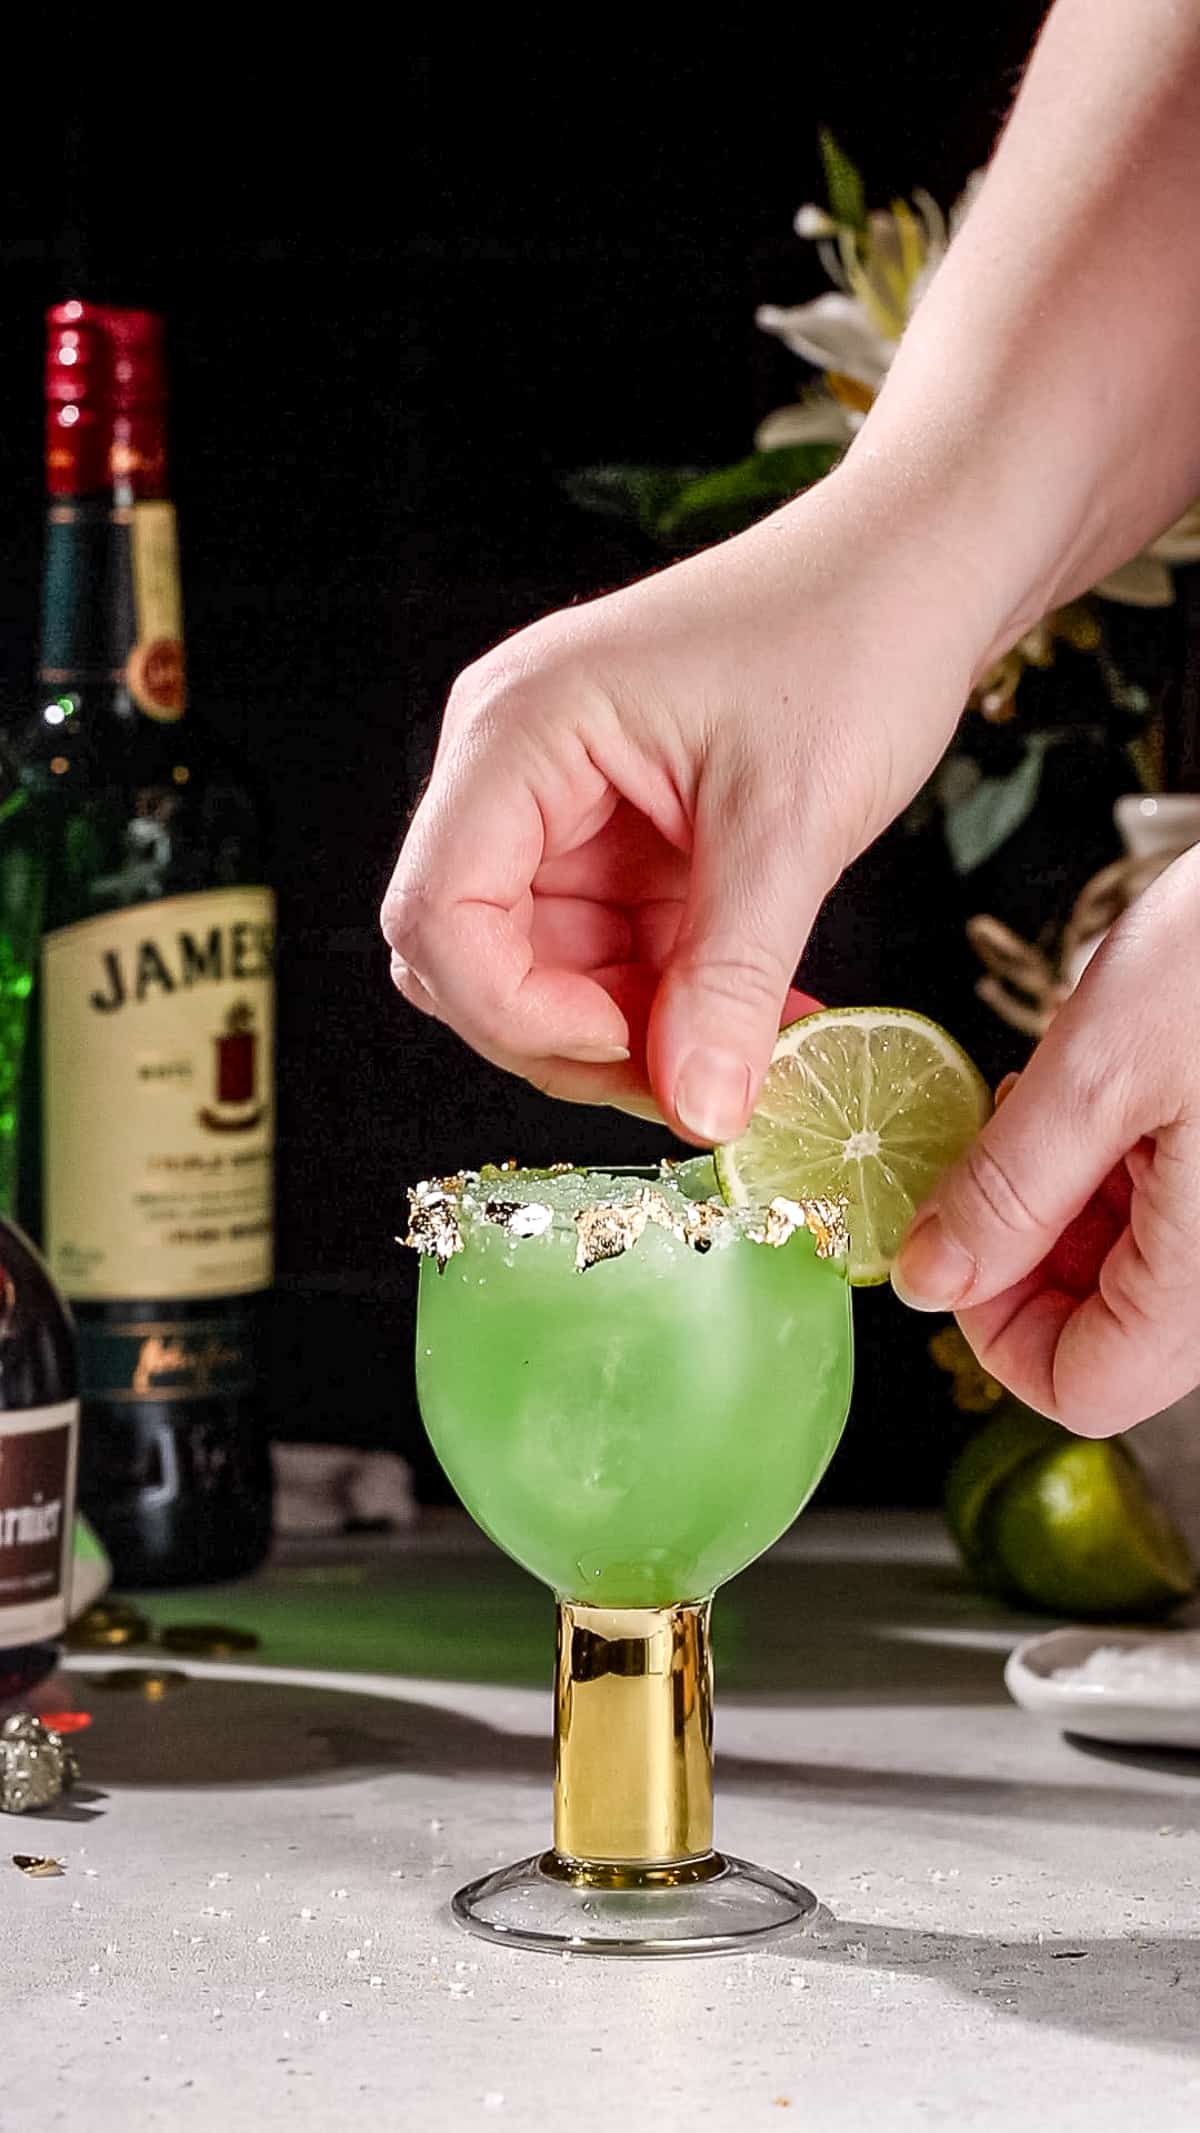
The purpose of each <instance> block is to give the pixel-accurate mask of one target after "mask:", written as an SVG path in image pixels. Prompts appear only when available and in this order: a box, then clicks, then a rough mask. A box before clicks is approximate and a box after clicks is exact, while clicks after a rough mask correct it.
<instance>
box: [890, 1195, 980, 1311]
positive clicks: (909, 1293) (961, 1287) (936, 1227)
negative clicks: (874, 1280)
mask: <svg viewBox="0 0 1200 2133" xmlns="http://www.w3.org/2000/svg"><path fill="white" fill-rule="evenodd" d="M976 1272H977V1268H976V1265H975V1261H974V1260H973V1259H972V1257H971V1254H970V1252H968V1251H965V1250H964V1249H963V1246H962V1245H961V1244H956V1243H955V1241H954V1239H953V1237H948V1236H947V1235H946V1232H945V1230H944V1229H943V1228H942V1224H941V1220H940V1218H939V1217H938V1216H937V1215H936V1214H931V1215H926V1217H925V1219H924V1221H923V1222H919V1223H918V1224H917V1227H916V1229H914V1230H912V1231H910V1233H909V1235H908V1237H907V1238H906V1239H905V1242H904V1245H903V1247H902V1249H901V1252H900V1257H899V1258H898V1259H897V1261H896V1264H895V1265H894V1267H893V1268H892V1287H893V1288H894V1289H895V1291H896V1294H897V1296H898V1297H899V1298H900V1301H901V1303H906V1304H908V1305H909V1306H910V1308H911V1309H912V1310H914V1311H952V1310H953V1309H954V1308H955V1306H956V1305H957V1304H960V1303H961V1302H962V1300H963V1298H964V1297H965V1296H968V1295H969V1294H970V1292H971V1288H972V1286H973V1284H974V1281H975V1275H976Z"/></svg>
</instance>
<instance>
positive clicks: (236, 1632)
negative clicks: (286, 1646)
mask: <svg viewBox="0 0 1200 2133" xmlns="http://www.w3.org/2000/svg"><path fill="white" fill-rule="evenodd" d="M158 1641H159V1643H160V1644H161V1645H162V1647H163V1650H164V1651H168V1652H187V1653H188V1654H190V1656H191V1657H192V1658H193V1659H236V1658H237V1657H238V1655H239V1653H241V1652H256V1651H257V1650H258V1638H257V1637H256V1636H255V1634H254V1631H253V1630H252V1629H227V1628H225V1626H224V1625H223V1624H222V1623H220V1622H171V1623H169V1624H168V1626H167V1628H166V1629H161V1630H160V1631H159V1633H158Z"/></svg>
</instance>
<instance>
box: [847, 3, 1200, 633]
mask: <svg viewBox="0 0 1200 2133" xmlns="http://www.w3.org/2000/svg"><path fill="white" fill-rule="evenodd" d="M1198 202H1200V0H1058V4H1057V6H1055V7H1054V8H1053V10H1052V12H1051V14H1050V17H1049V20H1048V22H1047V25H1046V28H1045V30H1044V32H1043V35H1042V39H1041V42H1040V44H1039V46H1038V48H1037V50H1036V52H1035V54H1034V57H1033V60H1032V62H1031V64H1030V67H1029V70H1028V73H1027V75H1026V79H1025V82H1024V85H1023V87H1022V89H1021V93H1020V95H1019V97H1018V99H1017V102H1016V105H1015V108H1014V111H1013V114H1012V117H1011V119H1010V121H1009V124H1008V126H1007V128H1006V130H1005V133H1004V135H1003V137H1002V140H1001V142H1000V145H999V147H998V149H997V152H996V155H995V158H994V160H993V163H992V166H991V169H990V171H989V174H988V177H987V180H986V182H985V184H984V186H983V189H982V191H981V193H980V195H979V198H978V200H977V201H976V203H975V206H974V207H973V209H972V211H971V214H970V216H969V218H968V221H967V222H966V224H965V225H964V227H963V229H962V231H961V233H960V234H959V236H958V238H957V239H956V240H955V242H954V244H953V245H952V247H951V249H950V252H949V254H948V256H947V258H946V261H945V263H944V265H943V266H942V268H941V269H940V271H939V272H938V274H937V276H936V277H935V279H934V281H933V283H932V284H931V286H930V289H929V291H928V293H927V295H926V296H925V298H924V300H923V301H922V303H921V305H920V307H919V309H918V311H917V313H916V316H915V318H914V320H913V322H912V324H911V325H910V327H909V329H908V332H907V333H906V335H905V337H904V341H903V343H902V344H901V347H900V350H899V353H898V355H897V357H896V360H895V363H894V364H893V367H892V370H891V372H890V374H889V377H888V380H887V383H886V386H885V388H884V390H883V392H882V394H881V395H880V398H879V400H878V402H877V403H876V406H875V408H874V409H873V410H872V412H871V414H870V416H869V417H868V419H867V421H866V423H865V424H864V426H863V429H862V431H861V432H860V434H859V437H858V439H857V440H856V442H855V445H854V447H853V449H852V450H851V452H850V454H849V455H848V458H847V460H846V462H845V467H844V481H845V484H846V486H847V489H848V492H849V493H850V494H851V495H855V494H857V495H858V496H859V498H860V499H867V500H870V501H871V503H872V505H873V507H874V508H875V509H876V510H877V511H881V512H882V513H883V515H884V516H885V517H886V518H888V519H890V520H891V522H892V523H893V524H894V525H897V524H898V525H907V526H911V527H913V528H914V530H915V531H916V532H917V533H918V535H919V534H920V532H921V530H922V529H924V530H925V531H926V532H927V535H928V538H929V540H930V542H931V543H932V545H933V546H934V548H935V549H936V550H939V551H940V552H941V553H942V554H944V555H945V557H946V558H947V560H948V562H950V561H951V559H952V565H953V571H954V575H955V581H956V583H958V584H960V585H961V584H963V583H964V582H969V583H970V584H971V585H972V586H973V587H974V588H975V589H976V597H977V601H978V611H979V617H980V622H979V636H980V664H981V666H982V665H984V664H986V663H987V661H988V659H990V658H991V657H993V656H995V655H996V654H997V653H998V652H1000V651H1002V650H1004V649H1005V648H1006V647H1007V645H1008V644H1009V643H1011V642H1012V641H1013V640H1014V639H1015V637H1016V636H1018V635H1019V634H1020V632H1021V630H1022V628H1024V627H1026V626H1027V625H1028V624H1029V623H1030V622H1032V621H1033V620H1035V619H1036V618H1037V617H1038V616H1039V615H1040V614H1042V613H1044V612H1045V611H1046V610H1047V609H1048V608H1050V607H1052V606H1054V605H1056V604H1058V603H1060V602H1061V601H1063V600H1065V599H1068V598H1070V597H1071V596H1073V595H1074V594H1076V593H1078V592H1080V591H1082V590H1084V589H1085V588H1086V587H1087V586H1088V585H1090V584H1093V583H1094V582H1095V581H1096V580H1097V579H1098V578H1099V577H1101V576H1103V574H1104V573H1105V571H1107V570H1109V569H1111V568H1112V567H1113V566H1115V565H1116V564H1117V563H1119V562H1121V561H1123V560H1124V559H1125V558H1126V557H1127V556H1129V555H1130V554H1132V553H1134V552H1135V550H1136V549H1137V548H1138V547H1140V546H1141V545H1142V543H1143V542H1144V541H1145V540H1147V539H1149V538H1150V537H1152V536H1153V535H1154V534H1156V533H1158V532H1161V531H1162V529H1163V528H1164V527H1165V526H1166V525H1167V524H1168V523H1169V522H1170V521H1171V520H1172V519H1173V518H1174V517H1176V516H1177V515H1178V514H1179V512H1181V511H1182V510H1183V509H1184V508H1185V507H1186V505H1187V504H1189V503H1190V502H1191V501H1192V500H1193V498H1194V497H1195V496H1196V495H1197V494H1200V231H1198V229H1197V220H1198V215H1197V205H1198ZM893 504H894V509H893V508H891V506H892V505H893ZM985 638H986V640H987V641H986V643H985V642H984V639H985Z"/></svg>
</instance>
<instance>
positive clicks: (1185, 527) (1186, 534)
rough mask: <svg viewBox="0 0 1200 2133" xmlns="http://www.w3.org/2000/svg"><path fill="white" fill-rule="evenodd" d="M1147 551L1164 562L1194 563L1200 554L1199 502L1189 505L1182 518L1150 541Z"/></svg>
mask: <svg viewBox="0 0 1200 2133" xmlns="http://www.w3.org/2000/svg"><path fill="white" fill-rule="evenodd" d="M1147 553H1148V554H1149V555H1153V556H1158V557H1159V559H1160V560H1161V561H1162V562H1164V563H1194V562H1195V561H1196V558H1197V557H1198V556H1200V503H1195V504H1192V505H1190V506H1189V508H1188V509H1187V510H1186V511H1185V512H1184V514H1183V517H1182V518H1177V519H1176V521H1175V523H1174V525H1173V526H1168V527H1167V530H1166V532H1165V533H1160V534H1159V536H1158V539H1157V540H1156V541H1151V543H1150V546H1149V549H1148V550H1147Z"/></svg>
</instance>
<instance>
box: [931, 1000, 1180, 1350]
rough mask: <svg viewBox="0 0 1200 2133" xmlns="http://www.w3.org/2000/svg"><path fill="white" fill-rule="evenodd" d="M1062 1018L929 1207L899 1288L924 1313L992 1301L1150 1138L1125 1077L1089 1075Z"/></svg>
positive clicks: (1022, 1274)
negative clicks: (1128, 1097) (1133, 1113)
mask: <svg viewBox="0 0 1200 2133" xmlns="http://www.w3.org/2000/svg"><path fill="white" fill-rule="evenodd" d="M1060 1021H1061V1023H1062V1027H1061V1029H1060V1023H1059V1022H1056V1023H1055V1024H1054V1025H1053V1027H1052V1028H1051V1030H1050V1033H1049V1035H1048V1036H1047V1037H1046V1038H1044V1039H1043V1041H1042V1044H1041V1045H1040V1046H1039V1048H1038V1050H1037V1052H1035V1054H1034V1056H1033V1058H1032V1060H1031V1061H1030V1063H1029V1065H1028V1066H1027V1067H1026V1069H1025V1071H1024V1073H1023V1074H1022V1075H1021V1077H1020V1080H1019V1081H1017V1082H1016V1083H1015V1084H1014V1085H1013V1086H1012V1088H1011V1093H1007V1094H1006V1097H1005V1101H1004V1102H1003V1104H1002V1106H1001V1107H999V1108H998V1109H997V1110H996V1112H995V1114H994V1115H993V1117H992V1118H991V1119H990V1120H989V1122H988V1124H987V1125H986V1126H985V1127H984V1129H983V1131H982V1133H980V1135H979V1137H978V1139H977V1140H976V1141H975V1142H974V1144H973V1145H972V1146H971V1147H970V1148H969V1149H968V1150H967V1152H966V1154H965V1155H964V1156H963V1158H962V1160H961V1161H960V1162H958V1163H956V1164H955V1166H954V1168H953V1169H952V1170H950V1171H948V1172H947V1174H946V1176H945V1177H944V1178H943V1179H942V1180H941V1182H940V1183H939V1185H938V1186H937V1188H936V1190H935V1191H934V1193H933V1194H932V1195H931V1197H930V1199H929V1200H927V1201H926V1203H925V1205H924V1207H922V1208H919V1209H918V1211H917V1214H916V1216H915V1218H914V1220H913V1223H912V1226H911V1228H910V1229H909V1232H908V1235H907V1237H906V1238H905V1240H904V1243H903V1245H902V1246H901V1248H900V1253H899V1256H898V1258H897V1260H896V1264H895V1266H894V1267H893V1269H892V1286H893V1288H894V1289H895V1291H896V1293H897V1295H898V1296H900V1297H901V1298H902V1300H903V1301H904V1302H905V1303H907V1304H911V1305H912V1306H913V1308H914V1309H916V1310H918V1311H951V1310H958V1309H960V1308H962V1307H964V1306H971V1305H974V1304H980V1303H986V1302H987V1301H988V1300H989V1299H990V1298H991V1297H993V1296H999V1295H1001V1294H1002V1293H1003V1292H1004V1291H1005V1290H1007V1289H1010V1288H1012V1287H1013V1285H1014V1283H1016V1282H1018V1281H1021V1280H1022V1279H1023V1278H1024V1277H1025V1275H1027V1274H1030V1273H1032V1272H1033V1270H1034V1268H1035V1267H1037V1266H1040V1264H1041V1262H1042V1260H1043V1259H1045V1257H1046V1255H1047V1253H1048V1252H1050V1251H1051V1249H1052V1248H1053V1246H1054V1245H1055V1244H1056V1243H1057V1241H1058V1239H1059V1237H1060V1236H1061V1235H1062V1232H1063V1230H1064V1229H1065V1228H1066V1227H1067V1225H1068V1223H1070V1222H1071V1221H1073V1219H1074V1217H1075V1216H1076V1215H1077V1214H1078V1213H1079V1212H1080V1209H1081V1208H1083V1207H1085V1206H1086V1205H1087V1202H1088V1201H1089V1200H1090V1199H1091V1197H1092V1194H1093V1193H1094V1192H1095V1191H1096V1190H1097V1189H1098V1187H1099V1186H1100V1185H1101V1184H1102V1183H1103V1181H1104V1179H1105V1178H1106V1177H1107V1176H1108V1174H1109V1172H1110V1171H1111V1170H1112V1169H1113V1167H1114V1165H1115V1164H1117V1163H1118V1162H1119V1161H1120V1160H1121V1158H1122V1156H1123V1155H1125V1154H1126V1152H1127V1150H1128V1149H1129V1148H1130V1147H1131V1146H1132V1145H1133V1143H1134V1142H1135V1141H1136V1140H1137V1138H1138V1132H1139V1130H1140V1128H1139V1127H1138V1125H1137V1124H1136V1122H1135V1121H1134V1120H1132V1119H1131V1118H1130V1117H1129V1116H1127V1105H1126V1103H1125V1101H1124V1098H1123V1096H1122V1094H1121V1091H1122V1089H1123V1087H1124V1086H1125V1085H1126V1084H1125V1077H1123V1076H1120V1075H1117V1074H1110V1075H1109V1076H1108V1077H1107V1078H1106V1079H1102V1078H1101V1077H1100V1076H1099V1075H1097V1074H1095V1073H1094V1072H1088V1073H1087V1074H1086V1075H1083V1074H1081V1073H1080V1072H1079V1070H1078V1068H1077V1065H1076V1062H1077V1060H1078V1058H1079V1046H1078V1044H1077V1043H1076V1042H1074V1041H1073V1039H1072V1034H1071V1032H1070V1031H1069V1029H1068V1027H1067V1026H1066V1018H1060Z"/></svg>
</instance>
